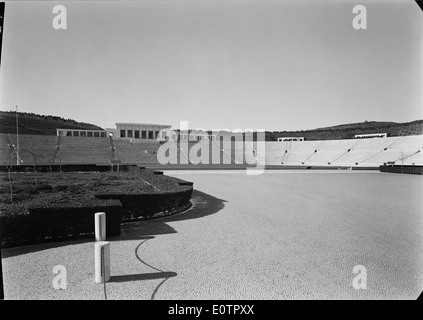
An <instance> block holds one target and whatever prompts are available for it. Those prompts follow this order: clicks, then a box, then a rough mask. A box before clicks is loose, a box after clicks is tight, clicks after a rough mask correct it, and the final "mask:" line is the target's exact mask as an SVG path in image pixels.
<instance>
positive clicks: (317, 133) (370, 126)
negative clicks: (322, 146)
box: [266, 120, 423, 141]
mask: <svg viewBox="0 0 423 320" xmlns="http://www.w3.org/2000/svg"><path fill="white" fill-rule="evenodd" d="M368 133H387V134H388V137H395V136H408V135H420V134H423V120H417V121H412V122H405V123H397V122H378V121H365V122H360V123H350V124H342V125H336V126H332V127H325V128H318V129H313V130H300V131H274V132H266V140H267V141H276V140H277V138H278V137H304V138H305V140H336V139H351V138H354V136H355V135H356V134H368Z"/></svg>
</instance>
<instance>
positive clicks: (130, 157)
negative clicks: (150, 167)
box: [107, 139, 160, 164]
mask: <svg viewBox="0 0 423 320" xmlns="http://www.w3.org/2000/svg"><path fill="white" fill-rule="evenodd" d="M114 145H115V148H116V155H117V158H118V159H119V160H121V162H122V163H131V164H158V160H157V150H158V149H159V147H160V143H159V142H157V141H152V142H130V141H128V140H118V139H117V140H114ZM109 146H110V144H109ZM107 161H108V160H107Z"/></svg>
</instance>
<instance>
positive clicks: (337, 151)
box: [295, 140, 358, 165]
mask: <svg viewBox="0 0 423 320" xmlns="http://www.w3.org/2000/svg"><path fill="white" fill-rule="evenodd" d="M306 142H307V143H308V144H310V143H311V141H306ZM357 142H358V141H357V140H325V141H322V142H321V144H320V146H319V148H318V149H317V152H315V153H314V154H313V156H312V157H310V158H309V159H308V160H307V162H306V163H305V164H308V165H337V161H339V160H340V159H341V158H342V157H344V156H345V155H346V154H347V153H348V150H349V149H351V148H353V147H354V146H355V145H356V144H357ZM295 143H301V142H295ZM310 149H311V150H310V151H311V152H314V150H316V149H314V150H313V148H310ZM311 152H310V153H311Z"/></svg>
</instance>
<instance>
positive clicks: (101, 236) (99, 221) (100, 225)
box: [94, 212, 106, 241]
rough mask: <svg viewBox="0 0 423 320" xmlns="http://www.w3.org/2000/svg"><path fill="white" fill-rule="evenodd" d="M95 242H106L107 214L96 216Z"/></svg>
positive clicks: (100, 213)
mask: <svg viewBox="0 0 423 320" xmlns="http://www.w3.org/2000/svg"><path fill="white" fill-rule="evenodd" d="M94 219H95V241H105V240H106V213H105V212H97V213H96V214H95V217H94Z"/></svg>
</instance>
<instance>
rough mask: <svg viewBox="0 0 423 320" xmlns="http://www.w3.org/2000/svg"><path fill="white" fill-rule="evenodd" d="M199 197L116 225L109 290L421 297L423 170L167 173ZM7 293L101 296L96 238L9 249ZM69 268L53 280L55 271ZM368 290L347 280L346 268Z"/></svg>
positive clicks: (138, 294) (187, 295)
mask: <svg viewBox="0 0 423 320" xmlns="http://www.w3.org/2000/svg"><path fill="white" fill-rule="evenodd" d="M165 174H167V175H172V176H175V177H178V178H182V179H184V180H188V181H193V182H194V187H195V189H196V190H195V191H194V193H193V203H194V206H193V208H192V209H190V210H189V211H187V212H185V213H183V214H179V215H176V216H172V217H166V218H161V219H156V220H150V221H141V222H136V223H127V224H123V225H122V230H123V232H122V235H121V236H120V237H117V238H111V239H108V240H109V241H111V248H110V249H111V275H112V278H111V281H110V282H108V283H107V285H106V292H107V298H108V299H416V298H417V297H418V295H419V294H420V293H421V291H422V290H423V259H422V255H423V241H422V239H423V235H422V230H423V228H422V227H423V219H422V212H423V210H422V209H423V203H422V198H421V195H422V191H423V178H422V177H421V176H411V175H398V174H388V173H379V172H362V171H360V172H355V171H330V172H329V171H327V170H324V171H321V172H320V171H313V172H310V171H293V170H290V171H281V170H279V171H266V173H265V174H264V175H258V176H247V175H246V174H245V173H243V172H242V171H233V172H231V171H225V172H216V171H209V172H207V171H204V172H203V171H192V172H186V171H173V172H166V173H165ZM2 252H3V272H4V282H5V298H6V299H104V298H105V295H104V287H103V285H101V284H95V283H94V243H93V242H91V241H85V242H84V241H78V242H75V241H74V242H62V243H53V244H43V245H35V246H28V247H20V248H12V249H5V250H3V251H2ZM55 265H63V266H65V267H66V270H67V280H68V284H67V289H66V290H55V289H54V288H53V286H52V281H53V279H54V277H55V274H53V272H52V270H53V267H54V266H55ZM356 265H363V266H365V267H366V270H367V289H365V290H363V289H362V290H355V289H354V288H353V287H352V282H353V279H354V277H356V276H357V275H356V274H354V273H353V268H354V266H356Z"/></svg>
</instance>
